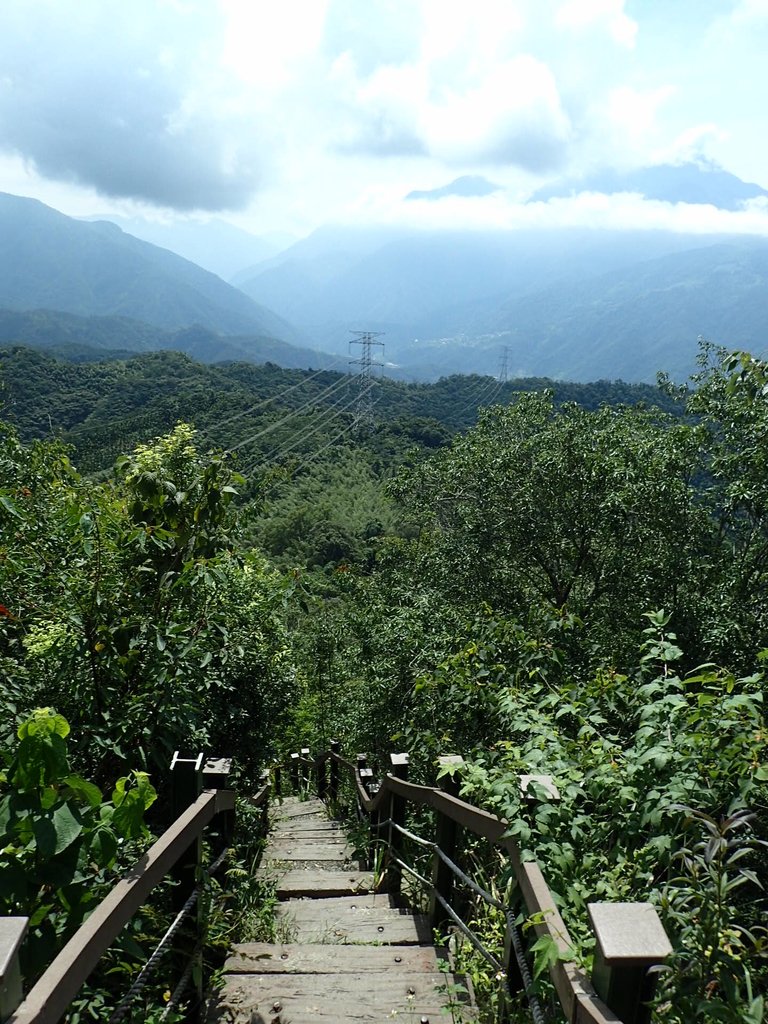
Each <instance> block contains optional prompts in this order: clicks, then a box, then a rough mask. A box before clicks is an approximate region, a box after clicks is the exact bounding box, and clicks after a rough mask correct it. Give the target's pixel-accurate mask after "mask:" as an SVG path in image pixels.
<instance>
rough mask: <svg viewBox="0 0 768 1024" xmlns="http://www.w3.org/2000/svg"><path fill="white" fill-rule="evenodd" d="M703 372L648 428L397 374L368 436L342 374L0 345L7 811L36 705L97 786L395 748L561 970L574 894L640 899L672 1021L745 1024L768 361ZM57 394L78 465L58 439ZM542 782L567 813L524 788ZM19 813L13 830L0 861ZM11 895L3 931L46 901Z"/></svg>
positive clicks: (760, 829) (759, 805)
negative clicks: (483, 810)
mask: <svg viewBox="0 0 768 1024" xmlns="http://www.w3.org/2000/svg"><path fill="white" fill-rule="evenodd" d="M702 360H703V361H702V367H701V371H700V373H699V374H698V375H697V378H696V379H695V380H694V381H693V382H692V387H691V390H690V391H687V392H686V393H685V394H679V393H677V392H676V391H675V389H674V388H672V386H671V385H667V391H668V393H669V398H668V400H666V402H665V409H664V410H660V409H659V408H654V409H650V408H647V407H644V406H636V407H632V406H630V405H628V404H622V405H616V404H614V405H607V404H601V403H602V402H603V401H604V400H605V399H607V398H610V397H611V390H610V388H611V386H610V385H596V386H594V387H593V388H592V391H591V392H588V391H585V390H582V391H581V392H580V391H579V390H578V389H574V388H571V389H568V388H566V387H563V388H562V389H561V390H560V391H559V393H556V394H555V395H552V394H549V393H546V392H542V391H541V389H540V388H538V387H536V386H534V384H533V383H531V384H530V385H527V386H526V387H525V388H518V391H519V392H520V393H518V394H512V391H513V386H509V387H508V388H506V389H505V388H495V387H493V388H491V389H490V390H488V391H486V392H485V395H486V398H488V397H491V398H493V399H494V400H495V401H497V402H499V404H498V405H496V406H494V407H493V408H491V409H488V410H487V411H485V412H484V413H482V414H481V416H480V421H479V423H478V424H477V425H476V426H473V427H470V429H468V430H464V429H463V428H466V427H467V426H469V423H470V421H471V420H473V419H474V408H473V406H472V403H471V402H470V396H471V395H472V394H474V395H475V398H476V399H477V397H478V395H482V394H483V388H487V387H488V382H487V381H485V382H484V381H482V380H481V379H476V380H475V381H474V383H473V381H472V380H471V379H470V381H469V382H468V383H467V382H462V381H460V380H458V379H456V378H449V379H447V380H445V381H443V382H441V383H440V385H436V386H434V387H433V388H428V387H425V386H422V385H420V386H406V385H399V384H394V383H387V384H386V385H384V386H382V387H381V388H380V392H379V394H380V400H379V404H378V407H377V410H378V411H380V412H381V413H382V414H384V413H385V414H386V419H385V418H384V416H383V415H382V419H381V421H380V425H379V426H374V427H373V428H369V429H367V430H364V429H355V430H353V429H352V428H351V427H352V425H351V423H350V422H349V411H346V412H344V413H343V414H342V415H343V416H346V417H347V419H342V420H340V421H339V420H336V421H333V422H330V421H329V420H328V419H327V416H323V413H322V411H321V409H322V408H323V407H325V408H328V407H333V403H334V401H335V400H336V399H337V398H338V394H337V393H336V392H333V393H332V394H331V395H329V394H328V392H327V389H328V388H329V387H334V386H335V385H336V384H337V383H339V382H340V383H339V388H341V384H343V380H342V379H341V378H339V377H338V376H337V375H332V374H327V373H321V374H314V375H312V374H306V373H304V374H297V373H295V372H289V371H283V370H279V369H278V368H277V367H265V368H256V367H246V366H242V365H233V366H229V367H219V368H203V367H197V366H195V364H193V363H191V362H190V361H189V360H187V359H185V358H184V357H180V356H177V355H171V354H160V355H152V356H147V357H140V358H139V359H134V360H130V361H128V362H126V363H105V364H88V365H80V366H77V367H72V366H70V365H68V364H64V363H57V362H52V361H50V360H47V359H45V357H42V356H40V355H39V354H30V353H25V352H12V353H9V354H7V355H5V356H4V358H3V361H2V366H3V372H4V375H5V380H6V392H5V394H6V397H7V399H9V400H11V401H13V402H15V405H13V404H9V405H8V406H7V409H6V413H7V414H11V415H12V416H13V418H14V419H15V421H16V422H17V423H18V429H19V430H20V431H21V432H22V433H23V435H24V437H25V438H31V440H22V439H21V438H20V436H19V435H17V434H16V432H15V431H14V429H13V428H11V427H7V428H5V432H4V435H3V455H2V464H0V473H1V474H2V475H1V476H0V523H2V541H1V544H2V546H1V548H0V601H2V605H0V657H2V669H3V672H4V675H5V679H6V686H5V687H4V689H3V692H2V702H3V706H2V711H3V715H2V720H3V721H4V722H6V723H7V730H6V735H4V736H3V737H2V741H1V742H2V748H3V750H4V751H5V755H4V756H5V758H6V761H7V762H8V764H9V765H10V766H11V768H10V769H9V771H8V772H7V773H6V775H5V776H4V777H2V780H1V781H0V787H2V789H0V792H5V793H6V794H7V793H11V794H12V793H13V792H14V791H15V790H16V789H19V787H20V788H21V790H22V791H23V792H27V791H28V787H27V789H25V785H26V784H25V782H24V780H23V779H22V778H21V777H20V776H19V772H18V768H14V767H13V765H14V764H16V763H17V761H14V758H16V759H17V760H18V756H19V755H18V750H19V749H20V748H19V743H20V742H23V741H24V736H25V735H26V734H23V735H22V733H23V730H24V729H25V728H26V729H27V731H28V726H24V725H23V723H24V722H25V721H28V720H29V715H30V714H31V713H32V712H33V710H34V708H36V707H45V706H50V707H53V708H55V709H56V711H57V712H58V713H59V715H63V716H64V718H65V719H66V720H67V721H68V722H69V724H70V725H71V727H72V732H71V734H70V736H69V737H68V740H69V743H70V750H69V755H68V756H69V758H70V762H69V766H68V769H67V770H68V771H71V773H72V774H73V775H77V776H78V777H82V778H85V779H89V780H93V781H95V782H96V783H97V784H98V785H99V786H100V788H101V789H102V790H103V789H104V788H105V786H111V785H112V784H113V783H114V781H115V779H117V778H118V777H129V778H130V776H129V773H130V772H131V770H134V771H136V770H138V771H148V772H149V773H150V778H151V780H152V781H153V782H154V783H155V784H156V785H157V786H158V788H160V787H161V784H162V780H163V777H164V776H163V773H164V765H165V763H166V760H167V752H168V750H171V749H173V748H174V747H175V746H185V747H190V746H192V745H199V744H206V745H208V746H210V747H211V749H216V750H217V751H221V752H222V753H223V752H227V753H231V754H233V755H234V756H235V757H236V759H237V762H238V766H239V771H240V773H241V775H242V778H243V781H244V784H246V785H247V784H248V781H249V780H250V779H252V778H253V774H254V773H255V772H256V771H257V770H258V769H259V767H260V765H261V764H262V763H264V762H265V761H267V760H268V759H269V758H270V757H272V756H273V754H274V753H276V752H277V751H278V749H279V745H280V744H283V749H284V750H287V749H296V747H297V746H300V745H307V746H310V747H315V748H316V747H317V746H319V745H320V744H321V743H323V742H325V741H326V740H327V739H329V738H330V737H331V736H332V735H334V734H335V735H338V736H341V737H343V739H344V741H345V743H346V744H347V745H348V749H351V750H368V751H369V752H370V753H371V754H372V755H378V756H383V755H385V754H386V753H387V752H388V751H390V750H391V749H392V747H393V746H394V745H397V746H400V747H402V748H405V749H408V750H410V751H411V755H412V765H413V772H414V774H415V777H416V778H417V779H419V778H421V779H424V780H432V779H434V773H435V768H434V764H435V757H436V756H437V755H438V754H441V753H455V752H461V753H462V754H463V755H464V756H465V759H466V761H467V769H466V774H465V776H464V778H463V786H464V791H465V792H466V793H467V794H469V795H470V796H471V798H472V799H473V800H474V801H476V802H478V803H481V804H483V805H485V806H488V807H489V808H492V809H493V810H494V811H497V812H500V813H503V814H505V815H507V816H509V818H510V820H511V821H512V822H514V824H513V832H514V834H515V835H516V836H517V837H518V839H519V841H520V844H521V846H522V847H523V849H524V850H525V851H527V855H529V856H534V857H536V858H537V859H538V860H539V862H540V863H541V866H542V870H543V871H544V874H545V877H546V878H547V881H548V883H549V884H550V886H551V888H552V890H553V892H554V893H555V896H556V899H557V900H558V903H559V904H560V906H561V908H562V912H563V916H564V917H565V919H566V922H567V924H568V927H569V929H570V930H571V933H572V935H573V936H574V939H575V941H576V942H577V945H578V948H577V949H576V950H574V956H578V957H583V958H584V959H586V960H588V959H589V957H590V956H591V947H590V938H589V935H588V934H587V929H586V914H585V910H584V905H585V903H586V902H587V901H588V900H592V899H595V898H597V899H611V900H637V899H640V900H644V899H650V900H651V901H652V902H654V903H655V904H656V905H657V906H658V908H659V911H660V914H661V916H662V919H663V921H664V923H665V926H666V927H667V929H668V931H669V934H670V936H671V937H672V940H673V944H674V946H675V950H676V952H675V956H674V958H673V961H672V963H671V965H670V966H671V970H670V971H669V972H667V973H666V974H665V975H664V976H663V982H662V994H661V997H660V1001H659V1005H658V1007H657V1010H656V1015H657V1019H658V1020H660V1021H665V1022H670V1024H678V1022H680V1024H683V1022H689V1021H697V1022H698V1021H701V1022H705V1021H733V1022H736V1021H751V1022H754V1024H759V1021H760V1020H762V1012H763V1011H762V1007H763V1004H762V997H761V995H760V993H761V992H764V990H765V983H766V973H767V972H766V962H765V956H766V952H768V934H767V933H766V930H765V927H764V919H765V911H766V903H765V897H764V895H763V892H762V889H761V888H760V881H759V879H760V876H761V875H762V876H763V877H764V876H765V873H766V870H765V869H766V867H767V866H768V859H767V858H766V855H765V852H764V847H763V846H761V845H760V844H761V843H762V842H763V841H765V840H766V839H768V807H767V806H766V800H767V798H768V767H767V766H766V750H767V749H768V732H767V731H766V724H765V714H764V709H763V676H762V672H761V665H762V663H763V661H764V659H765V658H766V657H768V654H767V653H766V648H768V602H767V601H766V584H768V464H767V463H766V458H765V452H766V447H765V445H766V440H767V439H768V406H766V401H765V398H766V394H768V365H766V364H764V363H762V362H760V361H757V360H754V359H752V358H751V357H749V356H746V355H742V356H733V357H728V356H726V355H725V354H724V353H716V352H713V351H710V350H706V349H705V350H704V351H703V355H702ZM30 367H32V368H36V372H35V373H33V374H31V376H27V377H25V371H26V370H28V369H29V368H30ZM25 381H26V383H25ZM481 385H482V386H481ZM222 387H224V388H225V389H226V390H222ZM25 388H26V389H27V390H26V391H25ZM467 388H468V389H469V390H466V389H467ZM475 388H476V390H475ZM34 389H37V390H36V392H35V390H34ZM78 389H79V390H78ZM289 389H293V390H289ZM463 389H464V390H463ZM634 394H636V392H635V393H634ZM67 396H69V397H67ZM675 396H676V398H675ZM614 397H615V393H614ZM623 397H625V398H629V397H631V395H630V394H627V393H626V392H625V394H624V396H623ZM579 398H581V399H583V401H582V402H576V401H574V400H573V399H579ZM673 399H675V400H673ZM255 402H262V403H264V405H261V406H260V407H259V408H257V409H256V408H253V406H254V403H255ZM43 403H45V405H44V404H43ZM267 403H270V404H267ZM45 406H47V412H49V413H50V414H51V416H52V422H53V423H54V425H55V426H60V427H62V428H64V429H65V430H66V431H67V433H66V434H65V435H64V436H65V438H67V439H70V440H71V441H72V442H73V443H74V444H75V446H76V447H75V456H73V458H75V459H78V458H82V459H83V460H84V461H85V464H86V466H88V468H89V469H92V470H98V472H97V473H96V474H95V475H93V476H92V477H90V478H88V477H83V476H81V475H79V474H78V472H76V470H75V469H74V468H73V465H72V463H71V462H70V458H69V450H68V449H67V447H66V444H65V443H64V442H63V441H62V440H49V439H46V438H45V437H44V436H42V435H45V434H46V433H48V431H47V430H46V420H45V417H46V408H45ZM315 406H316V407H315ZM464 406H467V408H463V407H464ZM470 409H471V412H470ZM289 415H290V416H292V417H293V418H290V419H288V416H289ZM141 417H144V418H143V419H142V418H141ZM179 418H185V419H194V422H195V426H196V427H197V428H198V433H197V434H195V432H194V430H193V429H192V427H191V426H187V425H177V426H173V423H174V422H175V421H176V420H177V419H179ZM342 425H343V426H344V428H345V429H344V430H343V432H342V435H341V436H339V437H335V435H337V434H338V432H339V431H340V430H341V429H342ZM262 431H264V433H262V434H261V436H260V438H259V439H257V440H256V442H255V447H254V449H251V448H247V447H246V446H242V447H241V448H238V449H237V452H238V453H239V459H236V458H233V457H227V456H222V455H221V454H216V452H217V448H220V447H222V446H223V447H225V448H231V449H235V448H236V446H237V445H238V444H239V443H240V441H241V440H243V439H244V438H248V437H250V436H251V435H253V434H258V433H260V432H262ZM153 432H154V433H162V432H164V436H162V437H160V438H155V439H154V440H152V441H149V440H148V438H149V437H151V436H152V433H153ZM35 438H36V439H35ZM126 439H130V440H131V442H134V441H139V442H140V443H139V444H138V446H137V447H135V448H134V450H133V452H132V454H125V455H124V456H122V457H121V458H118V459H117V461H116V463H115V466H114V470H113V471H112V472H110V473H107V472H105V471H104V467H105V462H106V458H105V456H106V455H109V457H111V455H112V453H113V451H114V449H115V447H116V446H118V445H119V444H120V443H121V441H123V440H126ZM273 445H274V447H273ZM128 447H129V446H128V445H126V449H128ZM323 449H324V450H323ZM204 452H207V453H204ZM257 460H258V461H257ZM249 462H250V463H251V464H252V465H249ZM238 469H242V470H245V471H247V472H245V474H244V475H241V474H240V473H239V472H238ZM249 470H250V471H249ZM238 492H239V493H238ZM44 720H45V721H47V719H44ZM17 728H20V729H21V730H22V732H20V733H19V736H20V737H21V739H19V738H18V737H16V736H15V732H16V729H17ZM86 729H87V730H88V732H89V736H88V738H87V739H86V738H85V730H86ZM54 731H55V730H54ZM529 772H534V773H535V772H546V773H548V774H550V775H552V776H553V777H554V779H555V782H556V784H557V786H558V789H559V790H560V793H561V800H560V801H559V802H558V803H554V802H551V801H549V800H547V799H546V798H545V794H539V797H540V799H539V800H537V801H536V802H535V803H534V804H530V803H528V802H527V801H524V800H522V798H521V795H520V792H519V788H518V784H517V778H518V775H519V774H520V773H529ZM36 784H37V783H36ZM56 785H57V786H58V787H59V788H58V789H57V790H56V793H57V798H56V799H57V800H58V799H60V800H61V801H63V802H64V803H66V802H67V800H68V799H71V800H75V799H76V796H75V794H71V793H69V792H68V791H67V790H66V788H64V789H62V786H64V785H65V784H64V783H62V782H61V781H59V782H57V783H56ZM69 785H70V789H71V788H72V785H71V784H69ZM129 788H130V787H129ZM80 792H82V789H81V790H80ZM94 799H95V797H94ZM99 799H101V796H100V797H99ZM118 802H119V800H118ZM158 803H160V801H158ZM0 806H1V805H0ZM57 806H58V804H57ZM151 813H152V812H150V814H151ZM25 820H26V819H25V818H24V815H23V814H16V816H15V817H14V816H11V817H8V815H6V816H5V817H3V815H2V812H0V829H3V830H5V833H4V835H3V834H2V833H0V847H2V846H3V845H5V844H9V843H10V844H11V846H14V847H15V846H18V845H19V843H20V840H21V839H23V838H24V836H25V835H27V836H28V835H29V830H28V829H26V826H25V824H24V822H25ZM25 829H26V831H25ZM89 834H90V833H88V832H87V829H86V835H89ZM83 844H84V845H83V850H86V847H87V844H86V842H85V839H84V840H83ZM83 857H84V858H85V860H84V862H83V863H84V864H85V863H86V862H87V852H84V853H83ZM76 866H77V865H76ZM82 868H83V865H82V864H81V866H80V869H81V871H82ZM99 870H100V871H102V870H103V869H102V868H99ZM25 886H26V887H25V888H24V889H23V890H21V889H19V888H17V889H15V890H13V891H12V892H11V894H10V895H5V894H4V895H3V899H5V903H4V904H3V906H4V908H5V909H6V911H10V912H14V911H15V912H23V913H30V912H34V911H35V910H38V909H39V908H40V907H41V906H44V905H45V900H47V899H49V898H52V897H51V896H50V892H51V885H50V883H44V882H42V881H41V882H40V884H39V886H37V887H36V886H35V884H30V883H29V880H27V882H26V883H25ZM62 891H63V890H62ZM55 898H56V899H59V898H60V897H59V895H58V890H56V893H55ZM63 898H64V899H66V892H65V891H63ZM65 917H66V915H65ZM68 924H69V922H67V921H66V919H65V920H63V923H62V924H61V926H60V928H59V932H58V934H59V935H60V934H63V933H64V931H65V930H66V927H67V926H68ZM54 938H55V937H54Z"/></svg>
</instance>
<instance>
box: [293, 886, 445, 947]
mask: <svg viewBox="0 0 768 1024" xmlns="http://www.w3.org/2000/svg"><path fill="white" fill-rule="evenodd" d="M277 914H278V915H279V916H280V917H282V918H284V919H285V922H286V924H287V926H288V928H289V930H291V929H292V930H294V931H295V933H296V940H297V941H298V942H302V943H304V942H330V943H347V942H377V943H382V942H385V943H387V942H388V943H402V944H403V945H418V944H419V943H426V944H427V945H429V944H430V942H431V938H432V936H431V933H430V929H429V925H428V923H427V919H426V918H425V917H422V916H420V915H414V914H411V913H410V911H406V910H400V909H398V908H396V907H393V906H391V904H390V901H389V898H388V897H387V896H385V895H378V896H377V895H373V896H371V895H361V896H342V897H333V898H330V899H322V900H289V901H288V902H287V903H281V904H280V905H279V906H278V907H277Z"/></svg>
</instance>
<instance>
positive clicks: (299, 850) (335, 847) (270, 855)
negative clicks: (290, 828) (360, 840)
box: [264, 838, 354, 864]
mask: <svg viewBox="0 0 768 1024" xmlns="http://www.w3.org/2000/svg"><path fill="white" fill-rule="evenodd" d="M353 852H354V851H353V850H352V847H351V846H348V845H347V842H346V840H345V839H326V840H319V839H317V840H313V839H298V838H296V839H276V840H274V841H272V840H270V841H269V842H267V845H266V848H265V850H264V859H265V860H279V861H306V862H307V863H310V864H316V863H317V862H318V861H331V862H335V863H339V864H342V863H344V862H346V861H350V860H351V859H352V854H353Z"/></svg>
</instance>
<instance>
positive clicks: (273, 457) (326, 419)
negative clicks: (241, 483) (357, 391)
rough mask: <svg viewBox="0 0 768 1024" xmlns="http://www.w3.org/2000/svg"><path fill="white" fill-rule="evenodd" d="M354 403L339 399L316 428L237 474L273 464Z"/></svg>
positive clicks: (280, 446)
mask: <svg viewBox="0 0 768 1024" xmlns="http://www.w3.org/2000/svg"><path fill="white" fill-rule="evenodd" d="M355 402H356V398H352V399H350V400H348V401H347V402H344V401H343V399H339V400H338V401H337V402H335V403H334V404H333V405H331V406H330V407H329V408H328V409H326V410H325V413H328V412H331V415H330V416H327V415H325V413H324V414H323V417H324V418H323V419H322V420H321V422H320V423H318V424H317V426H315V427H313V429H312V430H308V431H305V432H304V433H303V434H300V435H299V436H298V437H297V438H295V439H294V440H292V442H291V443H290V444H288V445H278V447H277V448H274V449H272V450H271V451H269V452H268V453H267V454H266V455H264V456H262V457H260V458H258V459H254V461H253V462H251V463H249V465H248V466H245V467H244V468H243V469H241V470H239V472H241V473H249V472H250V471H251V470H252V469H253V468H254V466H257V465H259V464H261V463H263V462H267V461H271V462H274V461H275V460H276V459H279V458H283V457H284V456H285V455H287V454H288V453H289V452H291V451H293V450H294V449H295V448H298V447H299V446H300V445H302V444H304V442H305V441H307V439H308V438H310V437H313V436H314V435H315V434H317V433H318V432H319V431H320V430H322V429H323V428H324V427H327V426H328V424H329V423H331V422H332V421H333V420H335V419H337V418H338V417H339V416H341V415H342V414H343V413H345V412H346V411H347V410H348V409H351V408H352V406H353V405H354V404H355ZM333 409H338V411H337V412H333V411H332V410H333ZM353 426H354V423H352V424H350V427H349V428H348V429H350V430H351V429H352V427H353Z"/></svg>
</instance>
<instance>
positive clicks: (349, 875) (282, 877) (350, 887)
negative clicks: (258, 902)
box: [258, 864, 373, 900]
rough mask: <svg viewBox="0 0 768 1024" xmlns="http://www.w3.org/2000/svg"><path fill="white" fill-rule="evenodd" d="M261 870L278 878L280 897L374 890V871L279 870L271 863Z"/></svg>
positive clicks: (313, 897) (355, 893) (270, 876)
mask: <svg viewBox="0 0 768 1024" xmlns="http://www.w3.org/2000/svg"><path fill="white" fill-rule="evenodd" d="M258 874H260V875H264V876H266V877H267V878H274V880H275V883H276V886H277V898H278V899H280V900H286V899H295V898H297V897H299V896H306V897H309V898H310V899H322V898H323V897H327V896H355V895H357V894H359V893H369V892H372V891H373V874H372V873H371V872H370V871H343V870H337V871H323V870H318V869H317V868H303V869H302V868H296V869H294V870H288V871H275V870H274V868H273V869H270V866H269V864H267V865H266V866H265V867H263V868H260V869H259V872H258Z"/></svg>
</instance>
